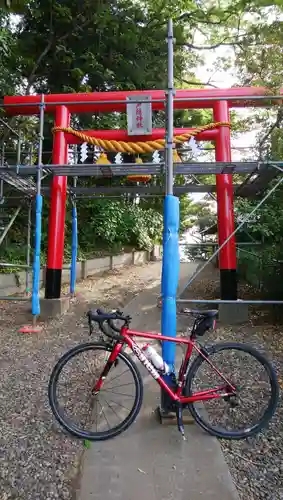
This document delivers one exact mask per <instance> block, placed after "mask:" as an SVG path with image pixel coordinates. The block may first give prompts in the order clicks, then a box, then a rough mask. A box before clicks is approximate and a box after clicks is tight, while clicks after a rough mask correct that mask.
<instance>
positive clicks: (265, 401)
mask: <svg viewBox="0 0 283 500" xmlns="http://www.w3.org/2000/svg"><path fill="white" fill-rule="evenodd" d="M205 356H206V358H207V360H206V359H205V358H204V357H202V356H201V355H199V356H198V357H197V358H196V359H195V360H194V362H193V363H192V365H191V368H190V370H189V373H188V377H187V381H186V387H185V394H186V396H192V395H193V394H195V393H197V392H201V391H207V390H208V391H209V390H210V391H211V390H213V389H215V388H219V390H218V394H219V396H220V397H219V398H217V399H210V400H206V401H202V402H196V403H192V404H190V405H189V409H190V411H191V413H192V415H193V417H194V419H195V420H196V422H197V423H198V424H199V425H200V426H201V427H202V428H203V429H204V430H206V431H207V432H209V433H210V434H212V435H214V436H217V437H219V438H224V439H244V438H247V437H249V436H252V435H254V434H257V433H258V432H260V431H261V430H262V429H263V428H265V427H266V426H267V424H268V423H269V421H270V419H271V418H272V416H273V414H274V412H275V410H276V406H277V402H278V395H279V386H278V381H277V376H276V373H275V371H274V369H273V367H272V365H271V363H270V362H269V361H268V360H267V359H266V358H265V356H263V355H262V354H261V353H260V352H259V351H257V350H256V349H255V348H253V347H252V346H249V345H247V344H238V343H232V342H231V343H225V344H216V345H214V346H211V347H208V348H206V353H205ZM213 367H215V368H216V369H217V371H216V370H215V369H214V368H213ZM220 373H221V374H222V375H223V376H224V377H225V380H226V381H228V382H229V383H230V384H232V385H233V386H234V387H235V388H236V391H235V394H234V395H232V396H229V395H228V396H225V392H226V394H227V392H231V391H230V390H229V388H228V385H227V384H226V381H225V380H223V378H222V377H221V376H220ZM225 386H226V387H225Z"/></svg>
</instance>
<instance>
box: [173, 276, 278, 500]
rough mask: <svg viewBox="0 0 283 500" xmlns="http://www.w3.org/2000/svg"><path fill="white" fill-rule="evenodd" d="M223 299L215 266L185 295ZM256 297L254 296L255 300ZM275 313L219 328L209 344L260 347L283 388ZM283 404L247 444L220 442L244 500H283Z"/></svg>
mask: <svg viewBox="0 0 283 500" xmlns="http://www.w3.org/2000/svg"><path fill="white" fill-rule="evenodd" d="M251 294H252V291H251V290H250V288H249V287H248V286H246V285H242V284H241V285H240V286H239V296H240V297H241V298H248V297H251ZM185 297H186V298H195V299H196V298H207V299H213V298H217V297H218V298H219V275H218V271H217V270H216V269H215V268H214V267H213V266H211V267H208V268H206V269H205V270H204V271H203V272H202V273H201V274H200V276H199V278H198V279H197V280H196V281H195V282H194V283H193V284H192V285H191V287H190V289H189V290H187V291H186V292H185V296H183V298H185ZM253 298H254V297H253ZM274 312H275V311H274V310H272V309H271V310H270V309H267V308H265V309H263V308H259V307H258V308H253V309H252V310H251V320H250V322H249V323H248V324H245V325H241V326H233V327H226V326H225V327H224V326H221V325H220V326H219V327H218V328H217V330H216V331H214V332H212V333H210V334H209V335H208V336H207V338H206V339H205V340H206V341H207V342H208V343H209V342H215V341H216V342H217V341H220V342H223V341H239V342H246V343H249V344H252V345H254V346H256V347H257V348H258V349H259V350H260V351H261V352H263V353H265V354H266V356H267V357H268V358H269V359H270V360H271V361H272V363H273V365H274V367H275V369H276V371H277V374H278V376H279V382H280V386H281V389H282V385H283V384H282V368H283V336H282V330H283V325H282V324H280V323H278V322H277V319H276V318H278V314H276V315H275V314H274ZM282 421H283V402H282V397H280V402H279V407H278V409H277V412H276V414H275V416H274V417H273V420H272V422H271V424H270V425H269V427H268V429H267V430H265V431H263V432H262V433H260V434H259V435H258V436H256V437H254V438H249V439H247V440H244V441H230V442H229V441H220V443H221V447H222V450H223V452H224V455H225V458H226V461H227V463H228V465H229V468H230V471H231V474H232V477H233V480H234V482H235V484H236V486H237V489H238V492H239V495H240V498H241V499H243V500H258V499H268V500H282V499H283V425H282Z"/></svg>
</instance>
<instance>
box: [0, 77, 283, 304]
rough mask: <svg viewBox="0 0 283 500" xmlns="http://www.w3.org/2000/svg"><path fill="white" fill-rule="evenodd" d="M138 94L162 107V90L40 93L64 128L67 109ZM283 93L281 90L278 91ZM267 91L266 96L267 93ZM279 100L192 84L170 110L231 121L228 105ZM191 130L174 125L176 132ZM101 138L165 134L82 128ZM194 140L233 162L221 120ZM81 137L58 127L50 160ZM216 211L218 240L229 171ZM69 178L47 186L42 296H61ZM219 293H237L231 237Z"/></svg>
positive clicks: (25, 104)
mask: <svg viewBox="0 0 283 500" xmlns="http://www.w3.org/2000/svg"><path fill="white" fill-rule="evenodd" d="M137 94H139V95H140V94H146V95H151V99H152V109H153V110H163V109H164V108H165V97H166V96H165V91H164V90H151V91H141V92H139V91H115V92H93V93H77V94H49V95H45V96H44V101H43V102H44V107H45V112H46V113H49V114H53V115H54V116H55V124H54V126H55V127H68V126H69V125H70V116H71V113H84V112H87V113H90V112H93V113H95V112H113V111H116V112H117V111H120V112H125V111H126V105H127V97H129V96H134V95H137ZM280 94H282V95H283V91H281V93H280ZM265 96H266V97H265ZM279 102H281V99H280V98H278V99H274V96H272V95H270V93H269V91H267V89H265V88H261V87H248V88H243V87H242V88H239V87H235V88H231V89H198V90H196V89H193V90H191V89H190V90H177V91H176V95H175V97H174V109H205V108H212V109H213V117H214V121H215V122H229V121H230V114H229V109H230V108H235V107H246V106H253V107H254V106H267V105H270V104H271V103H272V104H278V103H279ZM41 105H42V97H41V96H40V95H30V96H6V97H4V107H5V110H6V113H7V114H8V115H35V114H39V109H40V106H41ZM185 131H186V132H187V131H189V129H186V130H184V129H176V130H175V132H176V134H181V133H182V132H185ZM85 133H87V134H89V135H93V136H95V137H97V138H101V139H112V140H113V139H114V140H118V141H119V140H123V141H131V142H132V141H135V140H139V141H148V140H154V139H160V138H164V134H165V131H164V129H156V130H153V132H152V135H150V136H148V135H147V136H137V137H133V136H130V137H129V136H128V135H127V132H126V131H122V130H108V131H85ZM196 139H197V140H209V141H215V159H216V161H223V162H230V161H231V142H230V128H229V126H227V125H226V126H225V125H222V126H220V127H218V128H217V129H214V130H208V131H205V132H202V133H200V134H199V135H198V136H197V137H196ZM80 142H81V141H80V140H79V139H78V138H76V137H73V136H72V135H70V134H66V133H64V132H61V131H56V133H55V135H54V144H53V159H52V162H53V164H56V165H60V164H66V163H67V162H68V144H74V143H80ZM216 186H217V207H218V208H217V214H218V239H219V245H221V244H222V243H224V241H225V240H226V239H227V238H228V237H229V235H230V234H231V233H232V232H233V231H234V207H233V181H232V175H231V174H218V175H216ZM66 192H67V177H63V176H58V177H57V176H56V177H54V179H53V183H52V189H51V204H50V214H49V225H48V255H47V271H46V290H45V296H46V298H50V299H51V298H59V297H60V293H61V274H62V265H63V255H64V228H65V208H66ZM219 267H220V282H221V298H222V299H228V300H234V299H236V298H237V283H236V245H235V238H234V237H232V238H231V239H230V240H229V241H228V242H227V244H226V245H225V246H224V248H223V249H222V250H221V252H220V255H219Z"/></svg>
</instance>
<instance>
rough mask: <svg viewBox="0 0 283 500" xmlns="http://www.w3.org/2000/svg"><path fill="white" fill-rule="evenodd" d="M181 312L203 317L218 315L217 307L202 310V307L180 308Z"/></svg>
mask: <svg viewBox="0 0 283 500" xmlns="http://www.w3.org/2000/svg"><path fill="white" fill-rule="evenodd" d="M181 313H183V314H191V315H192V316H201V317H203V318H215V317H216V316H217V315H218V310H217V309H210V310H206V311H205V310H203V309H187V308H186V309H182V310H181Z"/></svg>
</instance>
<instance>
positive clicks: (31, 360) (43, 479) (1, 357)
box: [0, 263, 161, 500]
mask: <svg viewBox="0 0 283 500" xmlns="http://www.w3.org/2000/svg"><path fill="white" fill-rule="evenodd" d="M160 269H161V266H160V263H149V264H145V265H143V266H141V267H137V266H135V267H129V268H123V269H121V270H115V271H113V272H111V273H110V272H109V273H105V274H104V275H103V276H101V277H97V278H93V279H89V280H86V281H84V282H83V283H80V284H79V285H78V294H77V298H76V299H74V300H73V301H72V304H71V308H70V310H69V311H68V312H67V313H66V314H65V315H64V316H63V317H61V318H60V319H56V320H53V321H51V322H50V323H49V324H45V325H44V328H43V331H42V332H41V333H40V334H32V335H24V334H19V333H18V331H17V330H18V328H19V327H20V326H22V325H23V324H26V323H27V320H28V319H30V314H29V311H28V305H27V304H26V303H19V302H0V336H1V352H0V380H1V391H0V413H1V436H0V499H1V500H11V499H13V500H55V499H60V500H71V499H74V491H75V489H76V485H77V477H78V474H79V470H80V462H81V456H82V452H83V445H82V442H80V441H78V440H76V439H74V438H72V437H70V436H69V435H67V434H64V433H63V431H62V429H61V428H59V427H58V426H57V424H56V423H55V421H54V418H53V416H52V415H51V412H50V410H49V405H48V400H47V384H48V380H49V376H50V372H51V369H52V367H53V366H54V364H55V361H56V360H57V359H58V358H59V357H60V356H61V355H62V354H63V353H64V352H65V351H66V350H68V349H69V348H70V347H73V346H74V345H76V344H77V343H79V342H85V341H88V338H89V337H88V330H87V322H86V317H85V313H86V311H87V310H88V309H89V308H90V307H95V306H100V307H103V306H104V307H107V308H112V307H117V306H120V307H121V306H123V305H124V304H125V303H127V302H128V301H129V300H131V298H132V297H133V296H134V295H136V294H138V293H139V292H140V291H141V290H143V289H144V288H145V287H146V286H148V285H149V284H150V283H151V282H153V281H155V280H158V279H159V278H160Z"/></svg>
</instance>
